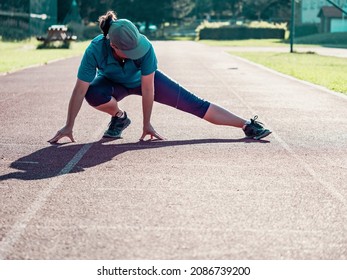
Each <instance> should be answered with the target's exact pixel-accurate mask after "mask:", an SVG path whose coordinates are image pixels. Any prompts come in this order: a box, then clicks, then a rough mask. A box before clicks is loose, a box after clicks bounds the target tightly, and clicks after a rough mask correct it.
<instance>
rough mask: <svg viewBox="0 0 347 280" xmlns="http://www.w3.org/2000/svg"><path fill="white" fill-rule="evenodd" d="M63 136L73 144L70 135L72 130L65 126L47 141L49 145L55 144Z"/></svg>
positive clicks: (73, 140)
mask: <svg viewBox="0 0 347 280" xmlns="http://www.w3.org/2000/svg"><path fill="white" fill-rule="evenodd" d="M65 136H66V137H69V138H70V140H71V142H75V139H74V138H73V135H72V129H71V128H68V127H67V126H64V127H63V128H62V129H60V130H59V131H58V132H57V133H56V134H55V136H54V137H53V138H52V139H50V140H48V142H49V143H51V144H53V143H57V142H58V141H59V140H60V139H61V138H63V137H65Z"/></svg>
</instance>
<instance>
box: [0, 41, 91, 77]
mask: <svg viewBox="0 0 347 280" xmlns="http://www.w3.org/2000/svg"><path fill="white" fill-rule="evenodd" d="M38 45H39V43H38V42H37V41H36V40H35V39H32V40H27V41H20V42H2V41H0V73H6V72H12V71H15V70H18V69H21V68H25V67H28V66H31V65H37V64H45V63H47V62H49V61H52V60H56V59H61V58H66V57H72V56H75V55H79V54H83V52H84V50H85V48H86V47H87V45H88V42H73V43H71V46H70V48H69V49H56V48H55V49H36V48H37V46H38Z"/></svg>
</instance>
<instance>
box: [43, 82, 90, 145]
mask: <svg viewBox="0 0 347 280" xmlns="http://www.w3.org/2000/svg"><path fill="white" fill-rule="evenodd" d="M88 87H89V83H87V82H84V81H82V80H80V79H77V81H76V84H75V87H74V89H73V91H72V95H71V98H70V102H69V108H68V114H67V120H66V124H65V126H64V127H63V128H62V129H60V130H59V131H58V132H57V133H56V135H55V136H54V137H53V138H52V139H50V140H48V142H50V143H55V142H57V141H58V140H59V139H61V138H63V137H64V136H67V137H69V138H70V140H71V141H72V142H75V140H74V138H73V135H72V129H73V126H74V124H75V119H76V117H77V115H78V112H79V111H80V109H81V106H82V103H83V99H84V96H85V95H86V93H87V90H88Z"/></svg>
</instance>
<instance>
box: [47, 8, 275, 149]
mask: <svg viewBox="0 0 347 280" xmlns="http://www.w3.org/2000/svg"><path fill="white" fill-rule="evenodd" d="M99 26H100V28H101V30H102V32H103V34H101V35H99V36H97V37H95V38H94V39H93V40H92V41H91V43H90V45H89V46H88V48H87V49H86V51H85V53H84V56H83V59H82V61H81V64H80V67H79V69H78V75H77V81H76V85H75V87H74V90H73V92H72V95H71V99H70V102H69V107H68V115H67V121H66V125H65V126H64V127H63V128H62V129H60V130H59V131H58V132H57V133H56V135H55V136H54V137H53V138H52V139H50V140H48V141H49V142H50V143H55V142H57V141H58V140H59V139H61V138H62V137H65V136H67V137H69V138H70V140H71V141H73V142H74V137H73V134H72V129H73V126H74V121H75V118H76V116H77V114H78V112H79V110H80V108H81V105H82V102H83V99H84V98H85V99H86V100H87V102H88V103H89V104H90V105H91V106H92V107H94V108H96V109H97V110H100V111H102V112H105V113H107V114H109V115H111V121H110V123H109V127H108V129H107V130H106V131H105V133H104V137H114V138H119V137H121V134H122V131H123V130H124V129H125V128H126V127H127V126H128V125H129V124H130V119H129V118H128V116H127V114H126V112H125V111H123V110H122V109H121V108H120V107H119V101H120V100H122V99H123V98H124V97H126V96H127V95H130V94H137V95H141V96H142V111H143V131H142V135H141V137H140V140H144V138H145V137H146V136H147V135H149V136H150V137H151V139H152V138H153V137H155V138H157V139H160V140H163V139H164V137H163V136H161V135H160V134H159V133H158V132H157V131H156V130H155V129H154V128H153V126H152V124H151V113H152V107H153V101H157V102H160V103H163V104H166V105H169V106H172V107H175V108H177V109H179V110H182V111H184V112H187V113H191V114H193V115H195V116H198V117H200V118H203V119H205V120H206V121H209V122H211V123H213V124H217V125H227V126H233V127H239V128H242V129H243V131H244V133H245V134H246V136H247V137H249V138H253V139H261V138H263V137H265V136H267V135H269V134H270V133H271V131H270V130H268V129H265V128H264V127H263V126H262V124H261V123H259V122H257V121H255V120H256V117H255V118H254V119H251V120H248V121H247V120H245V119H243V118H241V117H238V116H236V115H234V114H233V113H231V112H229V111H227V110H225V109H224V108H222V107H220V106H218V105H215V104H213V103H210V102H208V101H205V100H203V99H201V98H199V97H197V96H196V95H194V94H192V93H190V92H189V91H187V90H186V89H185V88H183V87H181V86H180V85H179V84H177V83H176V82H174V81H173V80H171V79H170V78H169V77H167V76H166V75H165V74H163V73H162V72H161V71H159V70H158V69H157V59H156V55H155V52H154V49H153V47H152V45H151V43H150V42H149V41H148V39H147V38H146V37H145V36H144V35H142V34H140V33H139V31H138V30H137V28H136V27H135V25H134V24H133V23H132V22H130V21H128V20H126V19H117V18H116V15H115V13H114V12H113V11H108V12H107V13H106V14H105V15H103V16H101V17H100V18H99Z"/></svg>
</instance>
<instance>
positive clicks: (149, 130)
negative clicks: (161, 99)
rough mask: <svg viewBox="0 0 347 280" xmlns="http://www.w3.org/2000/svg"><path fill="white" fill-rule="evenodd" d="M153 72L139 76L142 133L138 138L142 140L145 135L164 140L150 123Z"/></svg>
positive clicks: (152, 99) (152, 98)
mask: <svg viewBox="0 0 347 280" xmlns="http://www.w3.org/2000/svg"><path fill="white" fill-rule="evenodd" d="M154 73H155V72H153V73H152V74H149V75H145V76H142V77H141V90H142V112H143V133H142V136H141V138H140V140H143V139H144V138H145V137H146V135H150V136H151V138H153V136H154V137H156V138H158V139H160V140H164V137H162V136H161V135H160V134H158V133H157V132H156V131H155V130H154V128H153V127H152V125H151V114H152V108H153V101H154Z"/></svg>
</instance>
